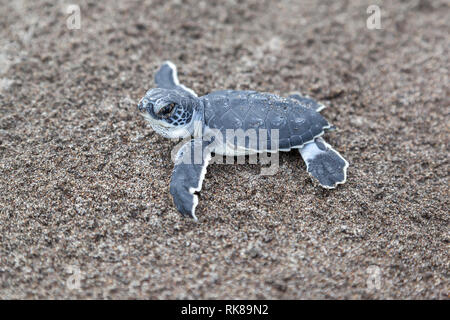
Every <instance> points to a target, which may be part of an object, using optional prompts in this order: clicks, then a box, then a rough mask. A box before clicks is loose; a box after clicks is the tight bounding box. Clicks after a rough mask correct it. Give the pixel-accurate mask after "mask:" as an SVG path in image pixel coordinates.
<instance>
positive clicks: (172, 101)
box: [138, 88, 200, 138]
mask: <svg viewBox="0 0 450 320" xmlns="http://www.w3.org/2000/svg"><path fill="white" fill-rule="evenodd" d="M138 109H139V111H141V112H143V115H144V117H145V118H146V119H147V120H148V121H149V122H150V125H151V126H152V128H153V130H155V131H156V132H157V133H158V134H160V135H162V136H164V137H166V138H184V137H187V136H189V135H192V134H193V131H194V119H195V118H198V115H199V114H200V112H198V111H199V109H200V102H199V99H198V98H197V97H195V96H193V95H191V94H190V93H189V92H186V91H184V90H180V89H163V88H156V89H151V90H149V91H147V93H146V94H145V96H144V97H143V98H142V99H141V101H140V102H139V105H138Z"/></svg>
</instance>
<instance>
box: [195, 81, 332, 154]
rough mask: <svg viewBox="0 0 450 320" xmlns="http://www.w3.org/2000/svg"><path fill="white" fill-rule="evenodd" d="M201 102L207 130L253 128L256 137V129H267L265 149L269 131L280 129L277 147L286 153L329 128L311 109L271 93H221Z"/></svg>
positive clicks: (223, 131)
mask: <svg viewBox="0 0 450 320" xmlns="http://www.w3.org/2000/svg"><path fill="white" fill-rule="evenodd" d="M201 99H202V101H203V104H204V120H205V125H206V126H207V127H209V128H213V129H219V130H220V131H221V132H222V134H224V135H225V130H226V129H242V130H244V131H246V130H248V129H255V130H256V132H257V134H258V132H259V130H258V129H267V130H268V136H267V139H268V142H267V149H271V144H270V130H271V129H278V130H279V131H278V132H279V141H278V148H279V149H282V150H285V149H291V148H298V147H300V146H302V145H303V144H305V143H307V142H310V141H311V140H313V139H314V138H315V137H317V136H320V135H321V134H322V133H323V131H324V130H325V129H328V128H330V124H329V123H328V121H327V120H325V119H324V118H323V117H322V116H321V115H320V114H319V113H318V112H316V111H315V110H314V109H313V108H310V107H308V106H306V105H304V104H302V103H301V102H300V101H298V100H295V99H290V98H283V97H280V96H277V95H274V94H270V93H261V92H256V91H234V90H224V91H215V92H212V93H210V94H208V95H205V96H203V97H201ZM246 147H248V145H247V141H246ZM258 149H259V150H261V148H260V147H259V144H258ZM264 149H265V148H264Z"/></svg>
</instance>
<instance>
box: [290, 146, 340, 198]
mask: <svg viewBox="0 0 450 320" xmlns="http://www.w3.org/2000/svg"><path fill="white" fill-rule="evenodd" d="M299 151H300V154H301V155H302V158H303V160H305V162H306V169H307V170H308V173H309V174H310V175H312V176H313V177H314V178H316V179H317V180H318V181H319V183H320V185H321V186H322V187H324V188H327V189H333V188H335V187H336V186H337V185H338V184H342V183H345V181H346V180H347V168H348V162H347V160H345V159H344V158H343V157H342V156H341V155H340V154H339V153H338V152H337V151H336V150H334V149H333V148H332V147H331V146H330V145H329V144H328V143H326V142H325V141H324V140H323V139H322V138H317V139H315V140H314V141H313V142H310V143H307V144H305V145H304V146H303V147H302V148H300V149H299Z"/></svg>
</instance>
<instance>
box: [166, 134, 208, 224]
mask: <svg viewBox="0 0 450 320" xmlns="http://www.w3.org/2000/svg"><path fill="white" fill-rule="evenodd" d="M211 152H212V143H210V142H207V141H203V140H202V138H197V139H193V140H191V141H189V142H187V143H186V144H184V145H183V146H182V147H181V149H180V150H179V151H178V154H177V156H176V159H175V167H174V169H173V173H172V179H171V181H170V194H171V195H172V197H173V202H174V203H175V206H176V207H177V209H178V211H179V212H180V213H181V214H182V215H183V216H188V217H190V218H193V219H194V220H195V221H197V217H196V216H195V207H196V206H197V204H198V197H197V195H195V192H198V191H200V190H201V188H202V183H203V179H204V177H205V175H206V167H207V166H208V163H209V161H210V160H211Z"/></svg>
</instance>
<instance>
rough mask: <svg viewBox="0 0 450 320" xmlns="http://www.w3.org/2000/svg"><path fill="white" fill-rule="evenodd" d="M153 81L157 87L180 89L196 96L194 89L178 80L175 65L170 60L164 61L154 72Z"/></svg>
mask: <svg viewBox="0 0 450 320" xmlns="http://www.w3.org/2000/svg"><path fill="white" fill-rule="evenodd" d="M155 82H156V85H157V86H158V87H159V88H163V89H181V90H184V91H187V92H189V93H190V94H192V95H194V96H197V94H196V93H195V92H194V90H192V89H190V88H188V87H186V86H184V85H182V84H180V81H179V80H178V74H177V67H176V66H175V65H174V64H173V63H172V62H170V61H166V62H164V63H163V64H162V66H161V67H160V68H159V70H158V72H156V74H155Z"/></svg>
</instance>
